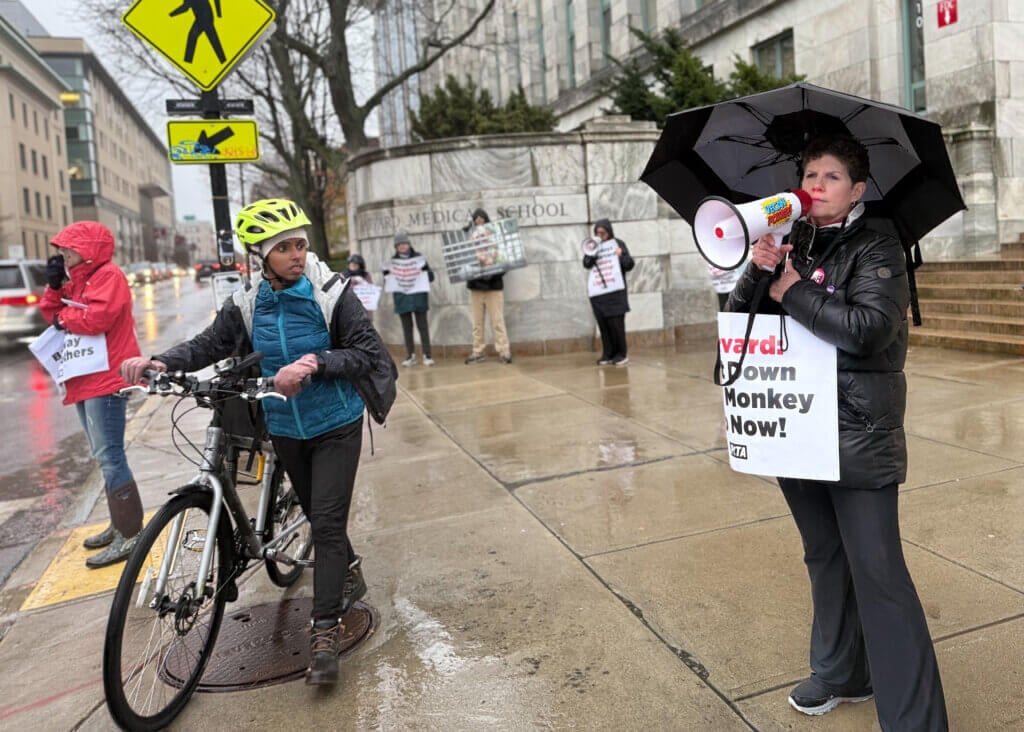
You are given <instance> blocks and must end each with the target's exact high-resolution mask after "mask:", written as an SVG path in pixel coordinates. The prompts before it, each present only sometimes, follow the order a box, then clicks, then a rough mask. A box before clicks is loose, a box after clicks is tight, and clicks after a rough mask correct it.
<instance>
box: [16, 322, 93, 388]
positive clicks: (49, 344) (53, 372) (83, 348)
mask: <svg viewBox="0 0 1024 732" xmlns="http://www.w3.org/2000/svg"><path fill="white" fill-rule="evenodd" d="M28 348H29V350H30V351H31V352H32V355H33V356H35V357H36V359H38V361H39V363H41V364H42V365H43V368H45V369H46V371H47V372H48V373H49V374H50V376H51V377H53V380H54V381H55V382H57V383H58V384H63V383H64V382H65V381H67V380H68V379H73V378H75V377H76V376H85V375H86V374H95V373H97V372H99V371H106V370H107V369H109V368H110V365H109V363H108V361H107V336H106V334H104V333H100V334H99V335H75V334H73V333H68V332H66V331H63V330H59V329H57V328H54V327H53V326H52V325H51V326H50V327H49V328H47V329H46V330H44V331H43V333H42V335H40V336H39V337H38V338H36V339H35V340H34V341H32V343H30V344H29V347H28Z"/></svg>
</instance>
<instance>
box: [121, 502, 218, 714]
mask: <svg viewBox="0 0 1024 732" xmlns="http://www.w3.org/2000/svg"><path fill="white" fill-rule="evenodd" d="M212 503H213V496H212V495H211V494H210V493H207V492H200V491H196V492H192V493H185V494H182V495H178V496H176V497H174V498H172V499H171V500H170V501H168V502H167V504H166V505H164V507H163V508H162V509H160V511H159V512H157V514H156V516H154V517H153V520H152V521H150V522H149V523H148V524H147V525H146V528H145V529H143V530H142V533H141V534H140V535H139V538H138V540H137V544H136V545H135V548H134V549H133V550H132V553H131V555H130V556H129V557H128V562H127V564H126V565H125V568H124V571H123V573H122V574H121V581H120V582H119V583H118V586H117V590H116V591H115V593H114V601H113V604H112V605H111V608H110V619H109V620H108V621H107V633H106V640H105V643H104V646H103V690H104V692H105V694H106V699H107V706H108V707H109V709H110V714H111V716H112V717H113V718H114V721H115V722H117V723H118V724H119V725H120V726H121V727H123V728H125V729H130V730H157V729H163V728H164V727H166V726H167V725H168V724H170V723H171V721H173V720H174V718H175V717H176V716H177V715H178V713H179V712H181V710H182V708H183V707H184V706H185V704H186V703H188V700H189V698H190V697H191V696H192V692H193V691H194V690H195V688H196V684H198V683H199V679H200V677H201V676H202V674H203V669H204V668H205V667H206V662H207V660H209V657H210V653H211V651H212V650H213V644H214V642H215V641H216V639H217V632H218V631H219V630H220V623H221V620H222V618H223V617H224V604H225V602H226V601H227V598H226V597H225V593H224V592H223V591H222V586H223V584H224V583H225V582H227V581H228V580H229V579H231V575H230V572H231V568H232V563H233V544H232V538H231V521H230V518H229V517H228V516H227V515H225V514H224V513H222V514H221V517H220V521H219V522H218V524H219V526H218V529H217V543H216V546H215V547H214V549H215V551H214V553H213V561H212V562H211V564H210V570H209V572H208V573H207V575H206V578H205V579H206V584H205V588H204V590H203V592H202V593H199V592H197V579H198V576H199V564H200V558H201V557H202V551H203V547H204V546H205V545H206V542H207V541H208V540H210V537H208V536H207V526H208V522H209V513H210V507H211V505H212ZM168 553H169V554H170V561H169V563H167V565H166V568H167V570H168V572H167V578H166V581H165V582H164V586H163V588H162V592H160V593H159V594H158V593H157V589H158V585H159V584H160V582H159V575H160V571H161V568H162V567H164V566H165V565H164V561H163V559H164V555H165V554H168Z"/></svg>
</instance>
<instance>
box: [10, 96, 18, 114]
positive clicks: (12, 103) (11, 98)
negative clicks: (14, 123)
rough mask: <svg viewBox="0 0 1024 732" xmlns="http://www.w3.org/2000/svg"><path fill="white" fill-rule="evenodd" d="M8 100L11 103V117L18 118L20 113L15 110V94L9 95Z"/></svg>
mask: <svg viewBox="0 0 1024 732" xmlns="http://www.w3.org/2000/svg"><path fill="white" fill-rule="evenodd" d="M7 99H8V101H9V102H10V103H11V119H18V113H17V112H15V111H14V95H13V94H8V95H7Z"/></svg>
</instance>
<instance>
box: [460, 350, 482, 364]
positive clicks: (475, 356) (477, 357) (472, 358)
mask: <svg viewBox="0 0 1024 732" xmlns="http://www.w3.org/2000/svg"><path fill="white" fill-rule="evenodd" d="M486 360H487V359H485V358H484V354H482V353H471V354H469V358H467V359H466V360H465V361H463V363H464V364H466V365H467V366H468V365H469V364H471V363H480V362H481V361H486Z"/></svg>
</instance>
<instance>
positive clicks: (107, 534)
mask: <svg viewBox="0 0 1024 732" xmlns="http://www.w3.org/2000/svg"><path fill="white" fill-rule="evenodd" d="M116 533H117V532H115V531H114V525H113V524H110V525H108V526H107V528H105V529H103V531H101V532H100V533H98V534H93V535H92V536H90V537H89V538H87V539H86V540H85V541H83V542H82V546H84V547H85V548H86V549H102V548H103V547H105V546H107V545H108V544H109V543H110V542H112V541H113V540H114V535H115V534H116Z"/></svg>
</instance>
